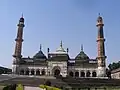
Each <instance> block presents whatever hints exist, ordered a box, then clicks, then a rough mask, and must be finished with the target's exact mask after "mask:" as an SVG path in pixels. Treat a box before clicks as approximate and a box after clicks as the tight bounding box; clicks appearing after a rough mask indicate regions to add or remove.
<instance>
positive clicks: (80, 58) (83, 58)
mask: <svg viewBox="0 0 120 90" xmlns="http://www.w3.org/2000/svg"><path fill="white" fill-rule="evenodd" d="M75 59H79V60H86V59H89V57H88V56H87V55H86V54H85V53H84V51H83V45H81V51H80V53H79V54H78V55H77V56H76V57H75Z"/></svg>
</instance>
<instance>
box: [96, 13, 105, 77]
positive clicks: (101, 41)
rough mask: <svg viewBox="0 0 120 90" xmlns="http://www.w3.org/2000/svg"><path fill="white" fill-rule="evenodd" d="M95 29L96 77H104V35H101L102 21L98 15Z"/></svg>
mask: <svg viewBox="0 0 120 90" xmlns="http://www.w3.org/2000/svg"><path fill="white" fill-rule="evenodd" d="M96 26H97V28H98V36H97V45H98V56H97V61H98V77H104V76H105V75H106V63H105V59H106V56H105V46H104V42H105V39H104V33H103V26H104V24H103V19H102V17H101V16H100V15H99V17H98V18H97V25H96Z"/></svg>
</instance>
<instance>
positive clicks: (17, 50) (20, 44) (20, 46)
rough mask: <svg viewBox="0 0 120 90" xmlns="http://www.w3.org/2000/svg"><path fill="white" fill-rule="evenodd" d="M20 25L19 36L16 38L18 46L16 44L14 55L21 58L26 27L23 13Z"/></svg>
mask: <svg viewBox="0 0 120 90" xmlns="http://www.w3.org/2000/svg"><path fill="white" fill-rule="evenodd" d="M17 26H18V32H17V38H16V39H15V41H16V46H15V53H14V55H13V57H15V58H16V57H17V58H21V57H22V55H21V51H22V42H23V39H22V38H23V28H24V26H25V25H24V18H23V15H22V17H21V18H20V20H19V24H18V25H17Z"/></svg>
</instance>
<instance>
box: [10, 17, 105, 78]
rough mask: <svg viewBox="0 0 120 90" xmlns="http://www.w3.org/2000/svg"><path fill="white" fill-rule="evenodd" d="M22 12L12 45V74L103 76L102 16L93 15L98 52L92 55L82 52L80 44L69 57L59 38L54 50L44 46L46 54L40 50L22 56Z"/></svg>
mask: <svg viewBox="0 0 120 90" xmlns="http://www.w3.org/2000/svg"><path fill="white" fill-rule="evenodd" d="M24 26H25V25H24V18H23V16H22V17H21V18H20V20H19V24H18V33H17V38H16V39H15V41H16V46H15V53H14V55H13V57H14V60H13V70H12V72H13V73H14V74H18V75H33V76H41V75H48V76H58V75H61V76H62V77H66V76H71V77H105V76H106V64H105V61H106V56H105V46H104V41H105V39H104V34H103V26H104V24H103V19H102V17H101V16H99V17H98V18H97V25H96V26H97V28H98V37H97V46H98V55H97V57H96V58H95V59H91V58H90V57H88V55H87V54H85V52H84V50H83V46H82V45H81V51H80V53H79V54H78V55H77V56H76V57H75V58H73V59H71V58H70V57H69V54H68V51H69V50H68V48H67V49H66V50H65V49H64V48H63V44H62V41H61V43H60V46H59V48H58V49H57V50H56V51H55V52H50V49H49V48H48V50H47V52H48V53H47V56H46V55H45V54H44V53H43V52H42V48H41V45H40V50H39V51H38V53H36V54H35V55H34V56H33V57H23V56H22V55H21V52H22V42H23V28H24Z"/></svg>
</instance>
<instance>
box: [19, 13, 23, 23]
mask: <svg viewBox="0 0 120 90" xmlns="http://www.w3.org/2000/svg"><path fill="white" fill-rule="evenodd" d="M19 22H24V18H23V14H22V17H21V18H20V20H19Z"/></svg>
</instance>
